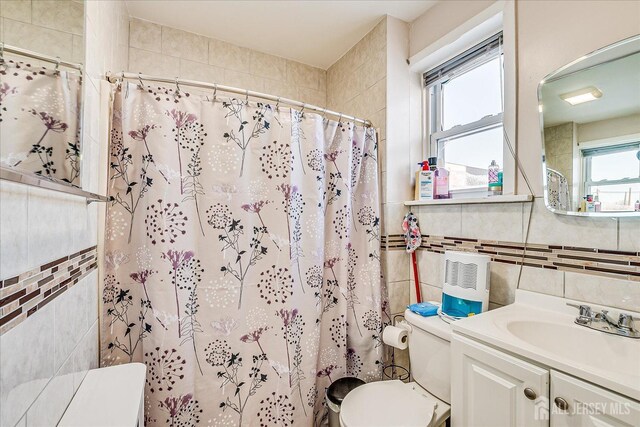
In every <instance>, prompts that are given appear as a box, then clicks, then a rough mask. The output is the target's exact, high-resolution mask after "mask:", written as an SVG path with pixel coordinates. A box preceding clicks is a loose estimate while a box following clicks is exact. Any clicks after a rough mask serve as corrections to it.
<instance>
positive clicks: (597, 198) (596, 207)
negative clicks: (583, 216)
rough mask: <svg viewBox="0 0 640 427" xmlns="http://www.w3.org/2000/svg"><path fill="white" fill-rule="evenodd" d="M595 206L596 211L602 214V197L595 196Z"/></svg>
mask: <svg viewBox="0 0 640 427" xmlns="http://www.w3.org/2000/svg"><path fill="white" fill-rule="evenodd" d="M593 204H594V206H595V211H596V212H600V211H601V210H602V203H600V196H598V195H597V194H596V195H595V196H593Z"/></svg>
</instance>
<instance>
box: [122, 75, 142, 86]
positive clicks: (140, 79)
mask: <svg viewBox="0 0 640 427" xmlns="http://www.w3.org/2000/svg"><path fill="white" fill-rule="evenodd" d="M122 78H123V79H124V72H123V73H122ZM138 82H139V83H140V89H142V88H144V84H143V83H142V73H138Z"/></svg>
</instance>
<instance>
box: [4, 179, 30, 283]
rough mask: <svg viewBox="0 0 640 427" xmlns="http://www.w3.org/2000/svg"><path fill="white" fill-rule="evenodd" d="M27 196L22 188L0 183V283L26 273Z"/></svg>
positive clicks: (27, 263)
mask: <svg viewBox="0 0 640 427" xmlns="http://www.w3.org/2000/svg"><path fill="white" fill-rule="evenodd" d="M27 195H28V189H27V188H26V187H24V186H22V185H20V184H14V183H10V182H7V181H0V279H4V278H10V277H14V276H17V275H18V274H20V273H22V272H24V271H27V270H28V269H29V262H28V253H29V245H28V241H27V238H26V231H27V212H28V197H27ZM1 242H7V243H5V244H2V243H1ZM8 242H11V244H9V243H8Z"/></svg>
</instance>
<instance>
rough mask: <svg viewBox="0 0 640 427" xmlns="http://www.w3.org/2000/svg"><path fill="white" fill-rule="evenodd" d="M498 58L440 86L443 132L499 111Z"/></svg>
mask: <svg viewBox="0 0 640 427" xmlns="http://www.w3.org/2000/svg"><path fill="white" fill-rule="evenodd" d="M500 68H501V56H496V57H495V58H494V59H492V60H490V61H489V62H486V63H484V64H482V65H480V66H479V67H476V68H473V69H471V70H469V71H467V72H466V73H464V74H461V75H459V76H457V77H454V78H453V79H451V80H449V81H448V82H446V83H444V84H443V85H442V104H443V114H442V125H443V130H447V129H451V128H452V127H454V126H456V125H464V124H466V123H471V122H475V121H477V120H480V119H481V118H483V117H485V116H488V115H494V114H498V113H501V112H502V85H501V82H500Z"/></svg>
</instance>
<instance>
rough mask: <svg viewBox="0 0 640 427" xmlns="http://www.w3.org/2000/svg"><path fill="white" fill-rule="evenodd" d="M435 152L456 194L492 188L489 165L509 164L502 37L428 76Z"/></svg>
mask: <svg viewBox="0 0 640 427" xmlns="http://www.w3.org/2000/svg"><path fill="white" fill-rule="evenodd" d="M424 80H425V87H426V88H427V96H428V98H427V99H428V102H427V106H428V115H427V123H428V132H429V152H430V153H431V154H430V155H431V156H437V157H438V160H439V161H444V164H445V167H446V168H447V169H448V170H449V173H450V175H449V187H450V190H451V191H453V192H454V193H455V192H476V191H478V192H480V191H486V189H487V185H488V182H487V172H488V170H487V169H488V166H489V164H490V163H491V161H492V160H495V161H496V162H497V163H498V164H499V165H500V167H501V168H502V167H504V161H503V140H504V137H503V130H502V116H503V90H502V89H503V54H502V33H498V34H496V35H494V36H493V37H490V38H489V39H487V40H485V41H483V42H482V43H480V44H478V45H477V46H475V47H473V48H471V49H469V50H467V51H466V52H464V53H462V54H460V55H458V56H456V57H455V58H453V59H451V60H449V61H447V62H446V63H444V64H442V65H440V66H439V67H437V68H435V69H433V70H430V71H428V72H426V73H425V74H424Z"/></svg>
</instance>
